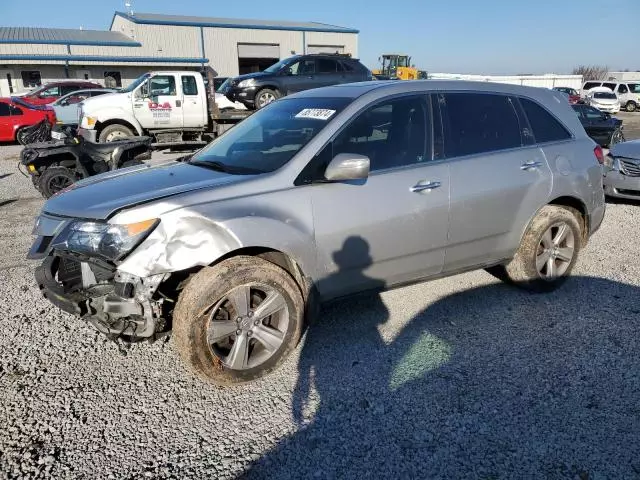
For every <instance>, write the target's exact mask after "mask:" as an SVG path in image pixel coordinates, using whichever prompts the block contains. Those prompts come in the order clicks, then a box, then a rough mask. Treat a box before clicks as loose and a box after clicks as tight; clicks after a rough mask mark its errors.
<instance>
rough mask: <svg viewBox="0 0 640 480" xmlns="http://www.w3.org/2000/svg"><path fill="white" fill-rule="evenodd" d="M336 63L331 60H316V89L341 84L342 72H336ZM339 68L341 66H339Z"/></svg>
mask: <svg viewBox="0 0 640 480" xmlns="http://www.w3.org/2000/svg"><path fill="white" fill-rule="evenodd" d="M338 66H339V64H338V62H336V61H335V60H334V59H332V58H322V57H320V58H317V59H316V72H317V74H316V82H315V85H316V87H326V86H329V85H336V84H338V83H342V80H343V76H344V72H339V71H338ZM340 68H341V65H340Z"/></svg>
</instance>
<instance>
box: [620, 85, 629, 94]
mask: <svg viewBox="0 0 640 480" xmlns="http://www.w3.org/2000/svg"><path fill="white" fill-rule="evenodd" d="M618 93H629V89H628V88H627V86H626V85H625V84H624V83H621V84H620V85H618Z"/></svg>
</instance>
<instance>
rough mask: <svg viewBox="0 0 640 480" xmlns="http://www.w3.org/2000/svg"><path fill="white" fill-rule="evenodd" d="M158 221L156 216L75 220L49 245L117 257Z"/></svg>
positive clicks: (147, 233)
mask: <svg viewBox="0 0 640 480" xmlns="http://www.w3.org/2000/svg"><path fill="white" fill-rule="evenodd" d="M159 222H160V220H158V219H156V218H152V219H149V220H145V221H143V222H138V223H130V224H123V225H116V224H112V223H99V222H85V221H76V222H73V223H71V224H70V225H69V226H68V227H67V229H66V231H65V232H64V233H62V234H61V235H60V237H59V239H56V240H54V242H53V244H52V247H53V248H62V249H65V250H69V251H72V252H76V253H83V254H86V255H89V256H99V257H103V258H106V259H108V260H119V259H121V258H122V257H124V256H125V255H126V254H127V253H129V252H130V251H131V250H133V249H134V248H135V247H136V246H138V244H139V243H140V242H142V241H143V240H144V239H145V238H146V237H147V235H149V233H151V231H152V230H153V229H154V228H155V227H156V226H157V225H158V223H159Z"/></svg>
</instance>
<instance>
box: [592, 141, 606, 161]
mask: <svg viewBox="0 0 640 480" xmlns="http://www.w3.org/2000/svg"><path fill="white" fill-rule="evenodd" d="M593 154H594V155H595V156H596V159H597V160H598V163H599V164H600V165H603V164H604V153H603V152H602V147H601V146H600V145H596V148H594V149H593Z"/></svg>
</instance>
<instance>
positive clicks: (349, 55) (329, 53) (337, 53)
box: [307, 52, 351, 57]
mask: <svg viewBox="0 0 640 480" xmlns="http://www.w3.org/2000/svg"><path fill="white" fill-rule="evenodd" d="M307 55H311V56H313V55H325V56H327V55H335V56H338V57H351V54H350V53H339V52H326V53H307Z"/></svg>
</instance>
